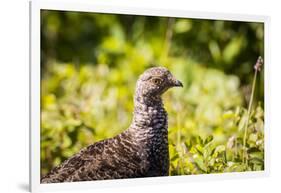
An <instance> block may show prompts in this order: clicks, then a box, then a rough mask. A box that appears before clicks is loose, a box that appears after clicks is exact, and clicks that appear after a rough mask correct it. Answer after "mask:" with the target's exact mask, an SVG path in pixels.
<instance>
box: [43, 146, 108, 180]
mask: <svg viewBox="0 0 281 193" xmlns="http://www.w3.org/2000/svg"><path fill="white" fill-rule="evenodd" d="M106 143H107V141H100V142H97V143H95V144H92V145H90V146H88V147H86V148H83V149H82V150H80V151H79V152H78V153H77V154H75V155H74V156H72V157H70V158H69V159H67V160H65V161H64V162H63V163H62V164H61V165H59V166H57V167H55V168H53V169H52V170H51V171H50V173H48V174H47V175H46V176H44V177H43V178H42V179H41V183H57V182H65V181H70V180H71V178H73V175H75V174H77V173H78V172H79V171H83V170H84V169H86V168H85V167H87V166H89V164H90V163H91V165H92V167H93V164H96V165H97V164H98V162H99V160H100V159H101V157H102V154H103V151H104V146H105V144H106Z"/></svg>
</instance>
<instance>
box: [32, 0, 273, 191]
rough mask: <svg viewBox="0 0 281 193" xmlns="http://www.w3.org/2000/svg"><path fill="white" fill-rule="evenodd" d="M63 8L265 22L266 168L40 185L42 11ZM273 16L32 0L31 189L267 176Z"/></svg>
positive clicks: (62, 188) (83, 10) (98, 186)
mask: <svg viewBox="0 0 281 193" xmlns="http://www.w3.org/2000/svg"><path fill="white" fill-rule="evenodd" d="M41 9H48V10H62V11H63V10H64V11H81V12H97V13H116V14H130V15H149V16H168V17H181V18H192V19H214V20H230V21H246V22H262V23H264V33H265V35H264V61H265V66H264V69H265V70H264V77H265V80H264V84H265V86H264V88H265V89H264V92H265V95H264V96H265V99H264V100H265V103H264V104H265V106H264V107H265V129H264V130H265V139H264V141H265V160H264V161H265V170H264V171H254V172H234V173H221V174H200V175H186V176H168V177H153V178H134V179H122V180H103V181H87V182H71V183H56V184H40V49H41V48H40V11H41ZM269 33H270V18H269V17H267V16H257V15H241V14H239V15H238V14H226V13H210V12H194V11H186V10H165V9H151V8H138V7H124V6H108V5H100V4H97V3H94V2H88V1H84V2H83V3H79V2H72V1H67V2H66V1H60V0H56V1H50V0H33V1H31V2H30V131H29V137H30V144H29V148H30V176H29V181H30V182H29V183H30V191H31V192H42V191H51V190H73V189H77V190H78V189H84V188H104V187H118V186H121V187H124V186H135V185H139V186H140V185H149V184H159V185H160V184H163V183H183V182H185V183H187V182H194V181H197V182H198V181H206V180H208V181H211V180H225V179H241V178H253V177H262V176H268V175H269V170H270V163H269V162H270V159H269V135H270V133H269V129H270V126H269V125H270V109H269V106H270V105H269V102H270V75H269V74H270V72H269V70H270V68H269V65H270V47H269Z"/></svg>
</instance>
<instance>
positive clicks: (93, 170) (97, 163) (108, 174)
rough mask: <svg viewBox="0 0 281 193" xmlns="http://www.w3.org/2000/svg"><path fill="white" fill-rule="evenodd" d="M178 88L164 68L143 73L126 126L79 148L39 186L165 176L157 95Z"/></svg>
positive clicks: (164, 134) (164, 137)
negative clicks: (111, 136)
mask: <svg viewBox="0 0 281 193" xmlns="http://www.w3.org/2000/svg"><path fill="white" fill-rule="evenodd" d="M178 86H180V87H182V86H183V85H182V83H181V82H180V81H179V80H177V79H175V77H174V76H173V75H172V74H171V73H170V71H169V70H167V69H166V68H164V67H153V68H149V69H148V70H146V71H145V72H144V73H143V74H142V75H141V76H140V77H139V79H138V81H137V85H136V91H135V96H134V114H133V121H132V123H131V125H130V127H129V128H128V129H127V130H125V131H124V132H122V133H120V134H119V135H117V136H115V137H113V138H109V139H105V140H103V141H99V142H96V143H94V144H92V145H90V146H88V147H86V148H84V149H82V150H81V151H80V152H78V153H77V154H75V155H74V156H72V157H71V158H69V159H67V160H66V161H64V162H63V163H62V164H61V165H59V166H57V167H55V168H54V169H52V170H51V172H50V173H48V174H47V175H46V176H44V177H43V178H42V179H41V183H58V182H74V181H91V180H105V179H124V178H137V177H152V176H167V175H169V151H168V123H167V121H168V120H167V113H166V111H165V109H164V107H163V103H162V99H161V95H162V94H163V93H164V92H165V91H167V90H168V89H169V88H171V87H178Z"/></svg>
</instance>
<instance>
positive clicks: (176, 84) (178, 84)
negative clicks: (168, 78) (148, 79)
mask: <svg viewBox="0 0 281 193" xmlns="http://www.w3.org/2000/svg"><path fill="white" fill-rule="evenodd" d="M173 86H175V87H183V84H182V82H181V81H179V80H175V81H174V84H173Z"/></svg>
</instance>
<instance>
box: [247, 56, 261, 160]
mask: <svg viewBox="0 0 281 193" xmlns="http://www.w3.org/2000/svg"><path fill="white" fill-rule="evenodd" d="M262 63H263V60H262V58H261V57H259V58H258V60H257V62H256V65H255V66H254V69H255V75H254V80H253V84H252V91H251V97H250V101H249V106H248V111H247V119H246V123H245V129H244V137H243V157H242V160H243V163H244V164H245V162H246V164H248V163H247V159H246V154H247V151H246V140H247V133H248V125H249V120H250V115H251V109H252V104H253V99H254V93H255V87H256V79H257V74H258V71H260V70H261V65H262Z"/></svg>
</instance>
